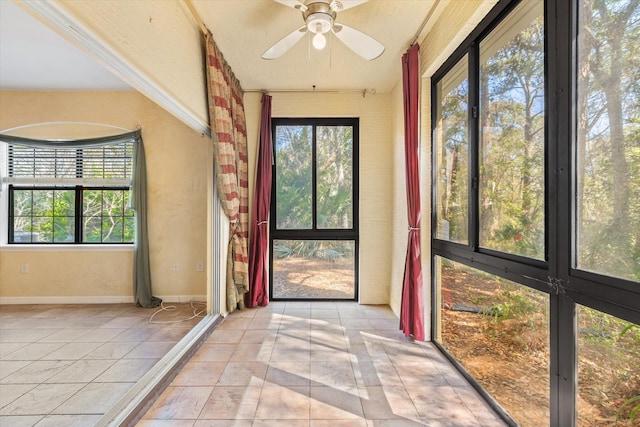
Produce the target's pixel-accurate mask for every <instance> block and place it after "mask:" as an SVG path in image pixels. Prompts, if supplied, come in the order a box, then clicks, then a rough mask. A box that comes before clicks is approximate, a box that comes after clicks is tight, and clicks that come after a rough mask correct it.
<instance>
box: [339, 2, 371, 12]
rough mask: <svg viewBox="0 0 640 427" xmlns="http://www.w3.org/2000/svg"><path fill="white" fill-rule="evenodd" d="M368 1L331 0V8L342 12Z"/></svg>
mask: <svg viewBox="0 0 640 427" xmlns="http://www.w3.org/2000/svg"><path fill="white" fill-rule="evenodd" d="M368 1H369V0H333V1H332V2H331V9H332V10H333V11H334V12H342V11H343V10H347V9H351V8H352V7H356V6H359V5H361V4H362V3H366V2H368Z"/></svg>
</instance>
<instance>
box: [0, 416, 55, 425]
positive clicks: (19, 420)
mask: <svg viewBox="0 0 640 427" xmlns="http://www.w3.org/2000/svg"><path fill="white" fill-rule="evenodd" d="M42 418H44V417H43V416H42V415H12V416H11V415H10V416H0V426H3V427H4V426H8V427H9V426H10V427H32V426H34V425H36V424H37V423H38V421H40V420H41V419H42Z"/></svg>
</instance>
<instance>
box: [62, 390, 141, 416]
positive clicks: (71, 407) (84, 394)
mask: <svg viewBox="0 0 640 427" xmlns="http://www.w3.org/2000/svg"><path fill="white" fill-rule="evenodd" d="M132 386H133V383H90V384H86V385H85V387H84V388H82V389H81V390H80V391H78V392H77V393H76V394H74V395H73V396H72V397H70V398H69V399H67V400H66V401H65V402H64V403H62V404H61V405H60V406H58V407H57V408H56V409H55V410H54V411H53V413H54V414H65V415H73V414H94V415H100V414H104V413H105V412H107V411H108V410H109V409H111V408H112V407H113V405H114V404H115V403H116V402H117V401H118V400H120V398H121V397H122V396H124V395H125V393H126V392H127V391H129V389H130V388H131V387H132Z"/></svg>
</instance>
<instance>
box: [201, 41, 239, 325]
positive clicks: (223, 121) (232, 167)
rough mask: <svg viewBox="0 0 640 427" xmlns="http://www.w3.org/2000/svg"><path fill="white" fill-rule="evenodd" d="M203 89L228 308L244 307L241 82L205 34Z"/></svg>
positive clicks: (230, 309) (231, 309) (229, 309)
mask: <svg viewBox="0 0 640 427" xmlns="http://www.w3.org/2000/svg"><path fill="white" fill-rule="evenodd" d="M206 68H207V92H208V101H209V122H210V124H211V134H212V138H213V146H214V163H215V173H216V183H217V187H218V196H219V197H220V201H221V203H222V207H223V210H224V212H225V214H226V215H227V217H228V218H229V221H230V223H231V225H230V230H229V235H230V239H229V253H228V258H227V281H226V291H227V310H228V311H229V312H231V311H233V310H235V309H236V308H239V309H242V308H244V294H245V293H246V292H247V291H248V290H249V280H248V257H247V229H248V220H249V183H248V178H247V130H246V120H245V115H244V104H243V100H242V98H243V95H244V93H243V91H242V87H241V86H240V82H239V81H238V80H237V79H236V78H235V76H234V74H233V71H231V68H230V67H229V65H228V64H227V62H226V61H225V60H224V57H223V56H222V53H221V52H220V50H219V49H218V46H216V44H215V42H214V41H213V36H212V35H211V33H210V32H209V33H208V34H207V67H206Z"/></svg>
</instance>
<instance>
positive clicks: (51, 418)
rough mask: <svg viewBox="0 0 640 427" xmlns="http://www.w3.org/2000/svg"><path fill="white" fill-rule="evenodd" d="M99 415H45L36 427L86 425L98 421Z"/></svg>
mask: <svg viewBox="0 0 640 427" xmlns="http://www.w3.org/2000/svg"><path fill="white" fill-rule="evenodd" d="M99 419H100V415H47V416H46V417H44V418H43V419H42V420H41V421H40V422H39V423H38V424H37V426H38V427H43V426H44V427H62V426H64V427H87V426H92V425H94V424H96V423H97V422H98V420H99Z"/></svg>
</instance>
